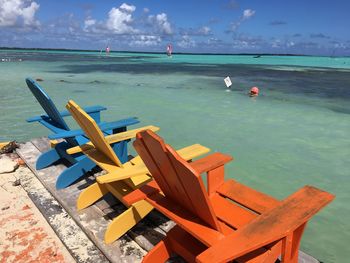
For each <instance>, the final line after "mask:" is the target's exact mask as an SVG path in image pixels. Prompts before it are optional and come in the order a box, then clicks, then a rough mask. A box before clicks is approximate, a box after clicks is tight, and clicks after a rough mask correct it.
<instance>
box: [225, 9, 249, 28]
mask: <svg viewBox="0 0 350 263" xmlns="http://www.w3.org/2000/svg"><path fill="white" fill-rule="evenodd" d="M254 15H255V10H252V9H245V10H244V11H243V14H242V16H241V17H240V18H239V20H238V21H237V22H234V23H231V29H230V31H231V32H234V31H236V30H237V29H238V27H239V26H240V25H241V24H242V22H243V21H245V20H248V19H250V18H251V17H252V16H254Z"/></svg>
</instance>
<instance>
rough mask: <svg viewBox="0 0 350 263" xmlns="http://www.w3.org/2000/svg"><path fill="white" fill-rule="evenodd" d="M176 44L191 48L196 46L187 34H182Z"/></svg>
mask: <svg viewBox="0 0 350 263" xmlns="http://www.w3.org/2000/svg"><path fill="white" fill-rule="evenodd" d="M177 45H178V46H179V47H182V48H192V47H195V46H196V42H195V41H194V40H193V39H192V38H190V37H189V36H188V35H184V36H182V38H181V41H179V42H178V43H177Z"/></svg>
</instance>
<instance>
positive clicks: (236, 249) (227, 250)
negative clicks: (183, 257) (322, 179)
mask: <svg viewBox="0 0 350 263" xmlns="http://www.w3.org/2000/svg"><path fill="white" fill-rule="evenodd" d="M333 199H334V195H332V194H330V193H327V192H324V191H322V190H319V189H317V188H315V187H312V186H304V187H303V188H301V189H300V190H298V191H297V192H295V193H294V194H292V195H290V196H289V197H288V198H286V199H285V200H283V201H282V202H280V203H279V205H277V206H276V207H274V208H272V209H271V210H269V211H268V212H266V213H264V214H262V215H260V216H258V217H257V218H256V219H254V220H252V221H251V222H250V223H248V224H247V225H246V226H244V227H242V228H240V229H238V230H237V231H236V232H235V233H233V234H231V235H229V236H227V237H225V238H223V239H222V240H220V241H219V242H217V243H216V244H215V245H213V246H211V247H210V248H208V249H207V250H205V251H204V252H203V253H201V254H200V255H199V256H198V257H197V258H196V261H197V262H202V263H204V262H227V261H231V260H234V259H236V258H239V257H241V256H243V255H245V254H247V253H249V252H252V251H254V250H256V249H258V248H261V247H263V246H266V245H268V244H271V243H273V242H275V241H278V240H281V239H283V238H285V237H286V236H287V235H289V234H292V233H293V231H294V230H296V229H297V228H298V227H300V226H301V225H303V224H304V223H306V222H307V221H308V220H309V219H310V218H311V217H312V216H313V215H314V214H316V213H317V212H318V211H319V210H321V209H322V208H323V207H324V206H326V205H327V204H328V203H330V202H331V201H332V200H333Z"/></svg>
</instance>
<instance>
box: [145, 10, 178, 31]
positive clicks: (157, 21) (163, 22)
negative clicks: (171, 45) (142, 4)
mask: <svg viewBox="0 0 350 263" xmlns="http://www.w3.org/2000/svg"><path fill="white" fill-rule="evenodd" d="M148 22H150V23H151V24H152V25H153V26H155V27H156V28H157V29H158V31H159V32H160V33H161V34H166V35H171V34H172V33H173V30H172V28H171V25H170V23H169V21H168V16H167V14H165V13H161V14H158V15H155V16H154V15H150V16H148Z"/></svg>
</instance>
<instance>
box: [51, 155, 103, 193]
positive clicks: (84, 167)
mask: <svg viewBox="0 0 350 263" xmlns="http://www.w3.org/2000/svg"><path fill="white" fill-rule="evenodd" d="M95 166H96V164H95V163H94V162H93V161H91V160H90V159H89V158H88V157H87V156H85V155H84V156H83V158H81V159H80V160H79V161H78V162H76V163H75V164H73V165H72V166H70V167H68V168H67V169H65V170H64V171H63V172H62V173H61V174H60V175H59V176H58V177H57V181H56V188H57V189H63V188H66V187H68V186H70V185H71V184H72V183H74V182H75V181H76V180H78V179H79V178H81V177H82V176H84V175H85V173H86V172H88V171H90V170H92V168H94V167H95Z"/></svg>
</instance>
